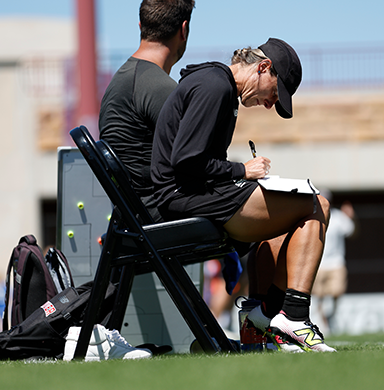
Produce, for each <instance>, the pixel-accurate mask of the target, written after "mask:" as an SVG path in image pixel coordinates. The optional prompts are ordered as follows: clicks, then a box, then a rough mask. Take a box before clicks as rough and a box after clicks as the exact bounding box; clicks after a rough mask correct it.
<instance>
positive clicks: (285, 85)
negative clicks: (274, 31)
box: [259, 38, 302, 119]
mask: <svg viewBox="0 0 384 390" xmlns="http://www.w3.org/2000/svg"><path fill="white" fill-rule="evenodd" d="M259 49H260V50H262V51H263V53H264V54H265V55H266V56H267V57H268V58H269V59H270V60H271V61H272V65H273V67H274V69H275V70H276V73H277V93H278V96H279V100H278V101H277V102H276V104H275V108H276V111H277V113H278V114H279V115H280V116H281V117H282V118H285V119H289V118H292V116H293V112H292V95H293V94H294V93H295V92H296V90H297V88H298V87H299V85H300V83H301V77H302V70H301V63H300V59H299V57H298V56H297V54H296V52H295V50H293V48H292V47H291V46H289V45H288V43H286V42H284V41H282V40H281V39H277V38H269V39H268V41H267V42H266V43H264V44H263V45H261V46H259Z"/></svg>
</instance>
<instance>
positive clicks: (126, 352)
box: [63, 324, 152, 362]
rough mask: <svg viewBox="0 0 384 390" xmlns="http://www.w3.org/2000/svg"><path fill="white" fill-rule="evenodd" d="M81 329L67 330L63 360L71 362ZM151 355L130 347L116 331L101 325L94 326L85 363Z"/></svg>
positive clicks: (141, 357)
mask: <svg viewBox="0 0 384 390" xmlns="http://www.w3.org/2000/svg"><path fill="white" fill-rule="evenodd" d="M80 331H81V327H78V326H72V327H71V328H69V332H68V335H67V337H66V339H67V341H66V343H65V347H64V358H63V360H65V361H69V360H72V358H73V355H74V353H75V350H76V346H77V341H78V339H79V335H80ZM151 356H152V353H151V351H150V350H149V349H139V348H134V347H132V345H131V344H129V343H128V342H127V341H126V340H125V338H124V337H123V336H121V334H120V333H119V332H118V331H117V330H107V329H105V327H104V326H103V325H99V324H97V325H95V326H94V328H93V331H92V335H91V339H90V341H89V346H88V350H87V354H86V355H85V361H86V362H89V361H98V360H109V359H143V358H150V357H151Z"/></svg>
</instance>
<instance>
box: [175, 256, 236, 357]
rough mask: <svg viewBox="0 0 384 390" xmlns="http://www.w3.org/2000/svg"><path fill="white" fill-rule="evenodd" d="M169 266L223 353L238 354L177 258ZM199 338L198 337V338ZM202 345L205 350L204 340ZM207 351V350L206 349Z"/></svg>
mask: <svg viewBox="0 0 384 390" xmlns="http://www.w3.org/2000/svg"><path fill="white" fill-rule="evenodd" d="M169 264H170V265H171V268H172V270H173V273H174V275H175V277H176V278H177V280H178V281H179V284H180V286H182V288H183V290H184V291H185V293H186V295H187V296H188V297H189V298H190V300H191V302H192V304H193V306H194V308H195V310H196V312H197V315H198V316H199V317H200V318H201V319H202V320H203V322H204V323H205V324H206V328H207V329H208V332H209V334H210V335H211V336H212V337H214V338H215V339H216V341H217V343H218V344H219V346H220V348H221V350H222V351H226V352H236V350H235V348H234V347H233V345H232V344H231V342H230V341H229V340H228V338H227V336H226V335H225V333H224V331H223V329H222V328H221V326H220V325H219V324H218V322H217V320H216V318H215V317H214V315H213V314H212V312H211V310H210V309H209V307H208V306H207V304H206V303H205V301H204V299H203V297H202V296H201V294H200V293H199V291H198V290H197V288H196V286H195V285H194V284H193V282H192V280H191V279H190V277H189V276H188V274H187V272H186V270H185V268H184V267H183V266H182V265H181V264H180V262H179V261H178V260H177V258H170V259H169ZM196 338H197V336H196ZM198 341H199V343H200V345H201V346H202V348H203V349H204V346H203V344H204V340H199V339H198ZM204 350H205V349H204Z"/></svg>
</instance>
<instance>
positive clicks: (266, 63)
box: [257, 60, 272, 73]
mask: <svg viewBox="0 0 384 390" xmlns="http://www.w3.org/2000/svg"><path fill="white" fill-rule="evenodd" d="M271 67H272V61H271V60H263V61H261V62H260V63H259V65H258V66H257V71H258V72H259V73H264V72H265V71H267V70H270V69H271Z"/></svg>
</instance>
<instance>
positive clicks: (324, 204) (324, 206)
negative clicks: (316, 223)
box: [317, 195, 331, 226]
mask: <svg viewBox="0 0 384 390" xmlns="http://www.w3.org/2000/svg"><path fill="white" fill-rule="evenodd" d="M317 199H318V201H319V204H320V207H319V208H320V210H321V211H320V210H318V212H322V214H323V215H324V222H325V224H326V226H328V223H329V218H330V215H331V206H330V204H329V201H328V200H327V199H326V198H324V196H322V195H318V196H317Z"/></svg>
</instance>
